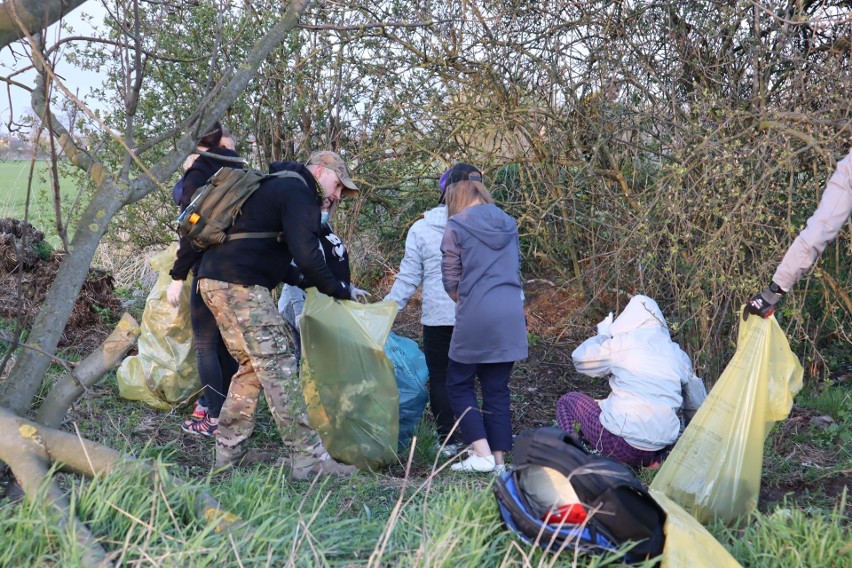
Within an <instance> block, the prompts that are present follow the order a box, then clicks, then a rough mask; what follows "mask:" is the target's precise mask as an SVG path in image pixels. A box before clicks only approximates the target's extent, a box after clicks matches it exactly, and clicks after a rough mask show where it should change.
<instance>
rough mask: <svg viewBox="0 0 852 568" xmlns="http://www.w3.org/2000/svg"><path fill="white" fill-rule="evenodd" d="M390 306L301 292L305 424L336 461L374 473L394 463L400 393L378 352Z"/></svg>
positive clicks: (390, 322) (389, 319) (312, 290)
mask: <svg viewBox="0 0 852 568" xmlns="http://www.w3.org/2000/svg"><path fill="white" fill-rule="evenodd" d="M397 309H398V308H397V304H396V302H376V303H374V304H359V303H358V302H347V301H340V300H335V299H334V298H331V297H329V296H326V295H325V294H321V293H319V292H318V291H317V290H316V288H310V289H309V290H308V296H307V300H306V301H305V309H304V311H303V312H302V319H301V324H300V327H301V332H302V333H301V335H302V368H301V377H302V387H303V389H304V394H305V402H306V404H307V410H308V421H309V423H310V425H311V427H312V428H313V429H314V430H316V431H317V432H318V433H319V435H320V438H322V442H323V445H325V449H326V450H327V451H328V453H329V454H330V455H331V456H332V457H333V458H334V459H336V460H337V461H340V462H343V463H347V464H351V465H354V466H356V467H358V468H360V469H370V470H376V469H378V468H380V467H382V466H385V465H388V464H390V463H393V462H395V461H397V457H396V448H397V439H398V437H399V393H398V391H397V386H396V378H395V375H394V367H393V363H391V361H390V359H388V357H387V355H385V352H384V344H385V340H386V339H387V337H388V333H390V329H391V326H392V325H393V320H394V317H396V311H397Z"/></svg>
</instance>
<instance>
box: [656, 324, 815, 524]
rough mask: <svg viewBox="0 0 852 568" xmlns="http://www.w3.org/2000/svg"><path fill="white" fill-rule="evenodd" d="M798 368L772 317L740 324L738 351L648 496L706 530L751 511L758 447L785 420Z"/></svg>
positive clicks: (758, 467) (799, 383)
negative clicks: (660, 497) (667, 502)
mask: <svg viewBox="0 0 852 568" xmlns="http://www.w3.org/2000/svg"><path fill="white" fill-rule="evenodd" d="M802 374H803V370H802V366H801V365H800V364H799V360H798V359H797V358H796V356H795V355H794V354H793V352H792V351H790V346H789V344H788V343H787V338H786V337H785V336H784V332H783V331H782V330H781V328H780V326H779V325H778V322H776V321H775V318H774V317H770V318H768V319H762V318H760V317H757V316H752V317H750V318H748V320H747V321H745V322H742V323H741V325H740V329H739V333H738V336H737V352H736V353H734V356H733V358H732V359H731V362H730V363H728V366H727V367H726V368H725V370H724V371H723V372H722V376H721V377H719V380H718V382H717V383H716V385H715V386H714V387H713V389H712V390H711V391H710V394H709V395H708V396H707V400H705V401H704V404H702V405H701V407H700V408H699V409H698V412H697V413H696V415H695V418H693V420H692V422H691V423H690V425H689V426H688V427H687V429H686V431H684V433H683V435H682V436H681V438H680V440H679V441H678V442H677V444H676V445H675V447H674V450H672V453H671V455H669V457H668V459H667V460H666V461H665V463H664V464H663V465H662V467H661V468H660V471H659V472H658V473H657V475H656V477H655V478H654V481H653V482H652V483H651V489H654V490H657V491H659V492H662V493H664V494H665V495H667V496H668V497H670V498H671V499H672V500H673V501H675V502H676V503H678V504H679V505H680V506H681V507H683V508H684V509H686V510H687V511H689V512H690V513H692V515H693V516H694V517H695V518H696V519H698V521H700V522H702V523H704V524H707V523H709V522H711V521H713V520H714V519H719V520H721V521H723V522H725V523H730V522H732V521H734V520H735V519H737V518H739V517H741V516H743V515H747V514H749V513H750V512H751V511H753V510H754V509H755V507H756V506H757V498H758V492H759V490H760V475H761V470H762V468H763V443H764V442H765V441H766V437H767V436H768V435H769V431H770V429H771V428H772V424H773V422H775V421H778V420H783V419H784V418H786V417H787V416H788V415H789V413H790V408H791V407H792V405H793V396H794V395H795V394H796V393H797V392H799V390H800V389H801V388H802Z"/></svg>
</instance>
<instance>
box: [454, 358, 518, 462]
mask: <svg viewBox="0 0 852 568" xmlns="http://www.w3.org/2000/svg"><path fill="white" fill-rule="evenodd" d="M514 364H515V363H514V361H510V362H507V363H459V362H458V361H453V359H452V358H450V361H449V365H448V366H447V392H448V393H449V395H450V403H451V404H452V406H453V412H454V413H455V415H456V417H457V418H460V419H461V422H460V426H461V431H462V436H463V438H464V442H465V444H470V443H472V442H474V441H476V440H481V439H483V438H484V439H486V440H488V445H489V446H491V451H492V452H494V451H497V452H500V451H503V452H508V451H509V450H511V449H512V413H511V410H510V408H509V376H510V375H511V374H512V367H513V366H514ZM477 377H479V384H480V387H481V388H482V409H481V410H480V408H479V403H478V401H477V400H476V379H477Z"/></svg>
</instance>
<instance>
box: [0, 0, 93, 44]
mask: <svg viewBox="0 0 852 568" xmlns="http://www.w3.org/2000/svg"><path fill="white" fill-rule="evenodd" d="M85 1H86V0H12V1H11V2H3V3H2V4H0V49H3V48H4V47H6V46H7V45H9V44H10V43H12V42H14V41H18V40H19V39H21V38H22V37H23V35H22V33H21V30H20V28H19V27H18V24H17V22H16V20H20V22H21V24H22V25H23V26H24V29H26V30H27V32H28V33H30V34H34V33H36V32H37V31H39V30H40V29H42V28H46V27H48V26H49V25H51V24H52V23H54V22H56V21H57V20H58V19H59V18H61V17H62V16H64V15H65V14H67V13H68V12H70V11H71V10H73V9H74V8H76V7H77V6H79V5H80V4H82V3H84V2H85ZM13 13H14V15H13ZM15 16H17V18H16V17H15Z"/></svg>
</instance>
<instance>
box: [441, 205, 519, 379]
mask: <svg viewBox="0 0 852 568" xmlns="http://www.w3.org/2000/svg"><path fill="white" fill-rule="evenodd" d="M441 252H442V253H443V262H442V272H443V280H444V289H445V290H446V291H447V293H448V294H453V293H456V294H458V304H457V305H456V327H455V329H454V330H453V339H452V342H451V343H450V357H451V358H452V359H453V360H454V361H458V362H459V363H467V364H472V363H504V362H509V361H519V360H521V359H526V357H527V352H528V345H527V326H526V317H525V316H524V290H523V285H522V283H521V276H520V268H521V267H520V242H519V239H518V227H517V225H516V224H515V220H514V219H513V218H512V217H510V216H509V215H507V214H506V213H504V212H503V211H501V210H500V208H499V207H497V206H496V205H490V204H488V205H474V206H472V207H468V208H467V209H465V210H464V211H462V212H461V213H459V214H457V215H454V216H453V217H451V218H450V219H449V221H447V228H446V230H445V231H444V240H443V241H442V243H441Z"/></svg>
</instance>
